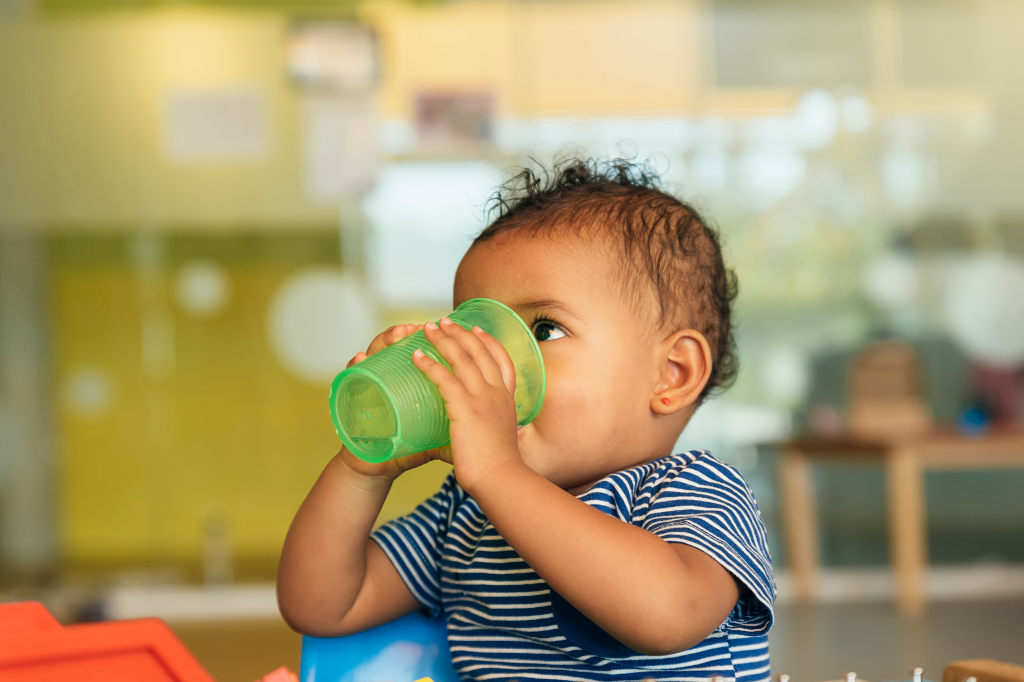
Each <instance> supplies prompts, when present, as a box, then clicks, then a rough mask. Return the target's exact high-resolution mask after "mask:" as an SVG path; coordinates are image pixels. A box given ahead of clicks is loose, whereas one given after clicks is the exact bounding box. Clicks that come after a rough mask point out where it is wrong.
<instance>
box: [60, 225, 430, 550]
mask: <svg viewBox="0 0 1024 682" xmlns="http://www.w3.org/2000/svg"><path fill="white" fill-rule="evenodd" d="M161 239H162V241H161V242H160V244H161V245H160V246H159V248H160V249H161V250H163V251H164V261H165V262H163V263H162V264H160V263H158V264H157V265H155V266H153V265H151V266H150V271H147V270H146V269H144V268H142V269H140V266H139V265H138V264H137V263H134V262H132V261H133V259H132V258H131V257H130V254H131V253H132V251H133V249H135V248H136V245H135V242H134V241H133V238H131V237H127V236H113V235H108V236H91V237H86V236H76V237H70V236H58V237H56V238H55V239H54V240H53V242H54V244H53V248H52V251H53V265H52V268H53V270H52V278H51V283H52V299H53V308H52V315H53V331H54V339H55V342H54V354H55V362H54V365H55V375H56V376H55V381H56V384H57V386H58V390H59V392H60V394H61V400H60V403H59V408H58V417H59V426H60V430H61V434H62V436H61V447H60V457H59V462H60V481H61V500H62V502H61V518H62V523H61V526H62V539H63V548H64V553H65V556H66V558H67V559H69V560H70V561H72V562H93V563H97V562H98V563H119V562H121V563H124V562H153V561H177V560H181V561H195V560H197V559H198V558H199V557H200V556H201V553H202V546H203V525H204V515H205V514H207V513H208V511H209V510H211V509H222V510H224V512H226V518H227V520H228V523H229V527H230V533H231V540H232V544H233V546H234V551H235V553H236V555H237V556H239V557H263V558H270V559H273V558H274V557H276V556H277V553H278V552H279V551H280V547H281V542H282V541H283V539H284V535H285V532H286V531H287V528H288V525H289V524H290V523H291V519H292V517H293V516H294V513H295V510H296V509H297V508H298V505H299V504H300V503H301V501H302V499H303V498H304V497H305V495H306V493H307V492H308V491H309V489H310V487H311V486H312V484H313V482H314V480H315V479H316V476H317V475H319V473H320V471H321V470H322V468H323V466H324V465H325V464H326V463H327V461H328V460H329V459H330V457H331V456H332V455H334V454H335V453H336V452H337V451H338V450H339V448H340V442H339V440H338V438H337V435H336V434H335V433H334V429H333V426H332V425H331V421H330V416H329V413H328V409H327V392H328V385H327V384H326V383H324V384H322V385H321V384H309V383H306V382H304V381H302V380H300V379H298V378H296V377H294V376H292V375H291V374H289V372H288V371H287V370H286V369H285V368H284V367H283V366H282V365H281V364H280V362H279V361H278V360H277V359H276V357H275V356H274V354H273V352H272V350H271V348H270V346H269V344H268V341H267V334H266V326H267V323H266V317H267V306H268V303H269V302H270V299H271V297H272V295H273V294H274V292H275V290H276V288H277V287H278V286H279V285H280V284H281V283H282V282H283V281H284V280H285V278H286V277H288V276H289V275H291V274H293V273H295V272H296V271H298V270H299V269H301V268H302V267H306V266H310V265H320V266H322V265H325V264H326V265H330V264H334V265H337V262H338V260H339V258H338V252H337V235H336V233H324V234H321V235H293V236H270V235H263V236H259V235H256V236H253V235H241V236H237V235H236V236H234V237H221V238H217V237H191V238H188V239H184V238H177V237H170V238H161ZM296 242H297V243H298V247H296V246H295V243H296ZM289 244H291V247H289ZM197 255H198V256H203V257H206V258H210V259H213V260H217V261H218V262H220V263H221V264H222V265H223V266H224V267H225V268H226V269H227V271H228V272H229V275H230V281H231V287H232V295H231V299H230V302H229V303H228V305H227V307H226V308H225V309H224V310H223V312H221V313H220V314H218V315H216V316H214V317H211V318H196V317H192V316H190V315H189V314H187V313H185V312H184V311H182V310H181V309H180V308H178V307H177V305H176V303H175V301H174V300H173V297H172V295H171V288H170V286H171V282H172V277H173V275H174V273H175V272H176V268H177V267H178V265H180V263H181V262H182V261H183V260H186V259H187V258H191V257H195V256H197ZM152 306H158V307H161V309H162V310H164V311H165V312H167V313H169V315H170V316H171V319H172V320H173V331H172V333H173V345H174V348H173V358H174V359H173V367H170V368H169V369H166V370H165V371H161V372H158V373H156V374H154V373H153V371H152V370H150V371H147V369H146V366H145V364H144V362H143V343H144V341H143V334H144V332H143V328H144V319H145V316H146V314H147V310H148V309H150V308H151V307H152ZM83 373H84V375H99V376H101V377H105V378H106V380H107V381H108V384H109V387H110V392H109V400H108V401H107V403H106V405H104V406H101V407H100V408H90V409H83V407H82V405H80V404H78V403H80V402H81V396H79V398H78V399H77V400H78V403H76V398H75V395H74V391H75V390H76V389H75V387H76V386H77V385H78V384H76V381H80V380H81V377H82V376H83ZM90 373H91V374H90ZM80 389H81V387H80V386H79V390H80ZM100 402H102V401H100ZM446 472H447V467H446V465H442V464H436V465H431V466H428V467H424V468H423V469H422V470H419V471H417V472H414V473H413V474H410V475H407V476H405V477H403V478H402V479H400V481H399V482H398V484H396V486H395V491H394V494H393V495H392V497H391V498H389V500H388V503H387V505H386V507H385V509H384V511H383V513H382V518H391V517H393V516H397V515H399V514H402V513H406V512H407V511H409V510H411V508H412V507H413V506H414V505H415V504H416V503H418V502H419V501H420V500H422V499H423V498H425V497H426V496H428V495H429V494H431V493H433V492H434V491H436V490H437V487H438V485H439V483H440V480H441V478H443V476H444V475H445V474H446Z"/></svg>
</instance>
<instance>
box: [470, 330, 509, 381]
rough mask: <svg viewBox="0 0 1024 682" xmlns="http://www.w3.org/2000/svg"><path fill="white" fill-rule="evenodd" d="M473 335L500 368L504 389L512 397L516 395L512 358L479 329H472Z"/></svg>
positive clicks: (492, 338)
mask: <svg viewBox="0 0 1024 682" xmlns="http://www.w3.org/2000/svg"><path fill="white" fill-rule="evenodd" d="M473 333H474V334H476V335H477V338H479V339H480V340H481V341H483V343H484V346H485V347H486V348H487V350H488V351H490V353H491V357H493V358H494V361H495V362H497V363H498V367H500V368H501V380H502V382H504V384H505V388H507V389H508V392H509V393H511V394H512V395H515V394H516V366H515V364H514V363H513V362H512V357H511V356H510V355H509V354H508V351H507V350H505V347H504V346H502V345H501V343H499V342H498V340H497V339H496V338H494V337H493V336H491V335H490V334H488V333H487V332H485V331H484V330H483V329H481V328H480V327H473Z"/></svg>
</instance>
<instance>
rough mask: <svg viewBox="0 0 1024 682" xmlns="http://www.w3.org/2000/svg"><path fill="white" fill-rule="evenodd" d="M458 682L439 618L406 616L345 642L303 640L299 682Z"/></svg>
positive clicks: (309, 638)
mask: <svg viewBox="0 0 1024 682" xmlns="http://www.w3.org/2000/svg"><path fill="white" fill-rule="evenodd" d="M423 677H429V678H431V679H432V680H434V682H459V676H458V675H456V674H455V670H454V669H453V668H452V657H451V654H450V653H449V651H448V629H447V623H446V622H445V620H444V618H436V619H430V618H427V617H426V616H424V615H423V614H421V613H411V614H409V615H408V616H404V617H402V618H399V619H398V620H395V621H392V622H390V623H385V624H384V625H381V626H379V627H376V628H373V629H372V630H367V631H365V632H360V633H359V634H356V635H349V636H348V637H326V638H321V637H303V638H302V664H301V667H300V668H299V680H300V681H301V682H382V681H383V680H386V681H388V682H414V681H415V680H418V679H420V678H423Z"/></svg>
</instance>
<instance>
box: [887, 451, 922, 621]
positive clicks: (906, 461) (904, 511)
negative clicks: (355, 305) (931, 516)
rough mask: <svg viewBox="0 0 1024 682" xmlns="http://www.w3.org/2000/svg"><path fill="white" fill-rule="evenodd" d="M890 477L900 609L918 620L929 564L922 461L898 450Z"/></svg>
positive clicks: (892, 544) (889, 465)
mask: <svg viewBox="0 0 1024 682" xmlns="http://www.w3.org/2000/svg"><path fill="white" fill-rule="evenodd" d="M886 473H887V479H888V480H887V483H888V495H889V551H890V552H891V554H892V567H893V574H894V575H893V578H894V579H895V587H896V608H897V610H898V611H899V612H900V614H902V615H904V616H916V615H918V614H920V613H921V611H922V610H923V608H924V603H925V595H924V571H925V567H926V566H927V563H928V547H927V535H926V534H927V530H926V526H925V523H926V519H925V506H924V474H923V471H922V469H921V458H920V457H919V456H918V454H917V453H916V452H914V451H913V450H911V449H897V450H894V451H892V452H890V453H889V457H888V462H887V472H886Z"/></svg>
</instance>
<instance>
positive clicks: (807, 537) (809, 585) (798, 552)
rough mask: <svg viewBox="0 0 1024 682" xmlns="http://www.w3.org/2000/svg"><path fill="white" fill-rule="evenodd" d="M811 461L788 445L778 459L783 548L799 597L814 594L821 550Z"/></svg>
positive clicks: (805, 598) (810, 597)
mask: <svg viewBox="0 0 1024 682" xmlns="http://www.w3.org/2000/svg"><path fill="white" fill-rule="evenodd" d="M811 474H812V472H811V463H810V462H809V461H808V459H807V458H806V457H805V456H804V454H803V453H802V452H800V451H799V450H795V449H787V450H785V451H784V452H783V453H782V458H781V460H780V462H779V481H780V487H781V492H782V515H783V525H784V527H785V531H786V549H787V551H788V553H789V566H790V570H792V571H793V580H794V582H795V583H796V593H797V597H798V598H799V600H800V601H803V602H811V601H814V599H815V598H816V597H817V592H818V568H819V562H820V550H819V547H818V509H817V504H815V499H814V481H813V480H812V478H811Z"/></svg>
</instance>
